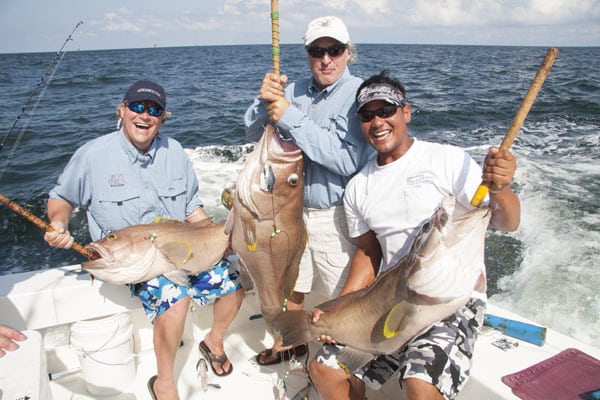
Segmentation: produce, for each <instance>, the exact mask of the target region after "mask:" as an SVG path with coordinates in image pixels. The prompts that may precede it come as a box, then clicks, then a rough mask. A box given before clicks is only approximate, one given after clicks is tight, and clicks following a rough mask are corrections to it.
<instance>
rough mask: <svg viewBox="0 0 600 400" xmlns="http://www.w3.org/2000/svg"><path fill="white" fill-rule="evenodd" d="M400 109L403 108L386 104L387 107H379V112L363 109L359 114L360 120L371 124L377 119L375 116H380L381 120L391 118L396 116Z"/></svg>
mask: <svg viewBox="0 0 600 400" xmlns="http://www.w3.org/2000/svg"><path fill="white" fill-rule="evenodd" d="M398 107H402V106H395V105H393V104H386V105H385V106H382V107H379V108H378V109H377V110H364V109H362V110H360V111H359V112H358V113H357V114H358V119H360V120H361V122H370V121H372V120H373V118H375V116H378V117H379V118H389V117H391V116H392V115H394V114H396V110H397V109H398Z"/></svg>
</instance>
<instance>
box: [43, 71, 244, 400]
mask: <svg viewBox="0 0 600 400" xmlns="http://www.w3.org/2000/svg"><path fill="white" fill-rule="evenodd" d="M166 107H167V98H166V93H165V90H164V89H163V87H162V86H160V85H158V84H156V83H154V82H151V81H138V82H135V83H134V84H133V85H132V86H131V87H130V88H129V90H127V93H126V94H125V97H124V100H123V102H122V103H121V104H119V106H118V108H117V129H118V130H117V131H115V132H113V133H110V134H108V135H104V136H101V137H99V138H97V139H94V140H92V141H90V142H88V143H86V144H85V145H83V146H82V147H81V148H79V149H78V150H77V151H76V152H75V154H74V155H73V157H72V158H71V160H70V161H69V163H68V165H67V166H66V167H65V170H64V171H63V173H62V174H61V176H60V178H59V180H58V185H57V186H56V187H54V188H53V189H52V190H51V191H50V198H49V199H48V218H49V219H50V222H51V225H52V227H53V228H54V231H53V232H47V233H46V234H45V235H44V239H45V240H46V241H47V242H48V243H49V244H50V245H51V246H55V247H62V248H70V247H71V246H72V245H73V238H72V237H71V235H70V233H69V231H68V230H67V227H68V224H69V219H70V217H71V213H72V211H73V208H75V207H78V206H81V207H84V208H85V209H86V215H87V221H88V228H89V231H90V236H91V238H92V240H93V241H97V240H99V239H101V238H103V237H105V236H106V235H107V234H109V233H110V232H112V231H116V230H119V229H122V228H125V227H127V226H131V225H139V224H149V223H152V222H153V221H154V219H155V218H161V217H168V218H173V219H178V220H185V221H187V222H199V221H201V220H203V219H207V218H208V216H207V215H206V213H205V212H204V209H203V208H202V207H203V204H202V202H201V200H200V198H199V197H198V180H197V178H196V174H195V172H194V169H193V167H192V163H191V161H190V159H189V158H188V156H187V154H186V153H185V151H184V150H183V148H182V147H181V145H180V144H179V142H177V141H176V140H174V139H172V138H169V137H166V136H161V135H159V129H160V127H161V126H162V124H163V123H164V122H165V120H166V118H167V117H168V116H169V115H170V113H169V112H168V111H167V108H166ZM132 289H133V291H134V292H135V294H136V295H137V296H138V297H139V298H140V300H141V302H142V305H143V306H144V311H145V312H146V314H147V315H148V317H149V319H150V320H151V321H152V323H153V333H154V339H153V340H154V353H155V355H156V364H157V375H155V376H153V377H151V378H150V380H149V382H148V390H149V391H150V393H151V395H152V398H153V399H161V400H167V399H169V400H170V399H179V396H178V394H177V379H176V378H175V377H174V376H173V366H174V362H175V355H176V353H177V349H178V348H179V345H180V343H181V338H182V335H183V328H184V323H185V318H186V315H187V311H188V308H189V304H190V298H194V299H196V300H197V301H198V302H199V304H206V303H208V302H210V301H213V300H214V301H215V306H214V319H213V324H212V327H211V330H210V331H209V332H208V333H207V335H206V336H205V338H204V340H203V341H202V342H201V343H200V351H201V352H202V353H203V354H204V355H205V356H206V357H207V361H209V364H210V365H211V368H212V369H213V371H214V373H215V374H217V375H219V376H224V375H228V374H230V373H231V371H232V370H233V366H232V365H231V363H230V362H229V360H228V359H227V357H226V355H225V351H224V349H223V338H224V335H225V332H226V330H227V329H228V327H229V325H230V323H231V322H232V321H233V319H234V317H235V315H236V314H237V312H238V310H239V307H240V305H241V302H242V299H243V295H244V291H243V289H242V290H240V289H241V282H240V279H239V272H238V271H236V270H235V269H234V268H230V264H229V262H228V261H227V260H222V261H220V262H219V263H217V265H215V267H214V268H213V269H212V270H209V271H205V272H202V273H200V274H198V275H196V276H191V277H190V283H189V284H188V286H182V285H178V284H176V283H173V282H171V281H170V280H168V279H167V278H166V277H164V276H163V275H159V276H158V277H156V278H153V279H151V280H150V281H148V282H143V283H140V284H136V285H135V286H134V287H133V288H132Z"/></svg>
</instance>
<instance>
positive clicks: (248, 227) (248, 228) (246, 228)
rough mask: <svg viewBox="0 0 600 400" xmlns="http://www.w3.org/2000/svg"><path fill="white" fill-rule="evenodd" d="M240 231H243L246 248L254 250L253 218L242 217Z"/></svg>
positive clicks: (254, 230) (254, 226)
mask: <svg viewBox="0 0 600 400" xmlns="http://www.w3.org/2000/svg"><path fill="white" fill-rule="evenodd" d="M242 232H243V233H244V241H245V242H246V247H248V250H250V251H256V244H257V243H256V240H257V238H256V224H255V222H254V220H253V219H250V218H242Z"/></svg>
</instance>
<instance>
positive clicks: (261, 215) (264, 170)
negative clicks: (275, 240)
mask: <svg viewBox="0 0 600 400" xmlns="http://www.w3.org/2000/svg"><path fill="white" fill-rule="evenodd" d="M302 168H303V157H302V151H301V150H300V149H299V148H298V147H297V146H296V145H295V144H294V143H293V142H291V141H286V140H282V139H281V138H280V136H279V133H278V132H277V130H276V129H275V128H274V127H273V126H272V125H269V126H268V127H267V129H265V132H264V134H263V137H262V138H261V140H260V141H259V142H258V143H257V145H256V147H255V149H254V151H253V152H252V153H250V155H248V158H247V159H246V164H245V166H244V169H243V170H242V172H241V173H240V176H239V177H238V181H237V184H236V188H235V191H236V195H237V196H238V197H239V199H240V202H241V204H243V205H244V207H246V208H247V209H248V210H249V211H250V212H252V213H253V214H254V216H255V217H256V218H258V219H273V212H274V211H275V210H274V208H273V206H274V204H275V203H277V205H278V206H279V207H281V206H282V204H281V202H288V201H296V203H297V200H298V198H299V199H300V201H302V196H298V192H299V193H300V194H302V190H303V187H304V180H303V171H302ZM292 206H297V204H292Z"/></svg>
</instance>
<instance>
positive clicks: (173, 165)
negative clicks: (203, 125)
mask: <svg viewBox="0 0 600 400" xmlns="http://www.w3.org/2000/svg"><path fill="white" fill-rule="evenodd" d="M50 197H52V198H57V199H61V200H64V201H67V202H68V203H69V204H70V205H71V206H72V207H77V206H81V207H84V208H85V209H86V213H87V220H88V229H89V231H90V236H91V238H92V240H93V241H96V240H98V239H100V238H102V237H104V236H105V235H107V234H108V233H109V232H112V231H116V230H118V229H121V228H125V227H127V226H130V225H138V224H148V223H151V222H152V221H153V220H154V218H156V217H168V218H175V219H178V220H183V219H185V217H186V216H187V215H189V214H190V213H192V212H193V211H194V210H196V209H197V208H198V207H200V206H202V202H201V200H200V198H199V197H198V179H197V177H196V174H195V172H194V169H193V166H192V162H191V161H190V159H189V157H188V156H187V154H186V153H185V151H184V150H183V148H182V147H181V145H180V144H179V142H177V141H176V140H175V139H172V138H168V137H162V136H157V137H156V138H155V139H154V141H153V142H152V145H151V146H150V148H149V149H148V151H147V152H146V153H144V154H142V153H140V152H139V151H138V150H137V149H136V148H135V147H134V146H133V145H132V144H131V143H129V142H128V141H127V139H126V138H125V135H124V134H123V131H117V132H113V133H111V134H108V135H104V136H101V137H99V138H97V139H94V140H91V141H90V142H88V143H86V144H85V145H83V146H82V147H80V148H79V149H78V150H77V151H76V152H75V153H74V154H73V156H72V157H71V160H70V161H69V163H68V164H67V166H66V167H65V169H64V171H63V173H62V174H61V176H60V177H59V179H58V185H57V186H56V187H54V188H53V189H52V190H51V191H50Z"/></svg>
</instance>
